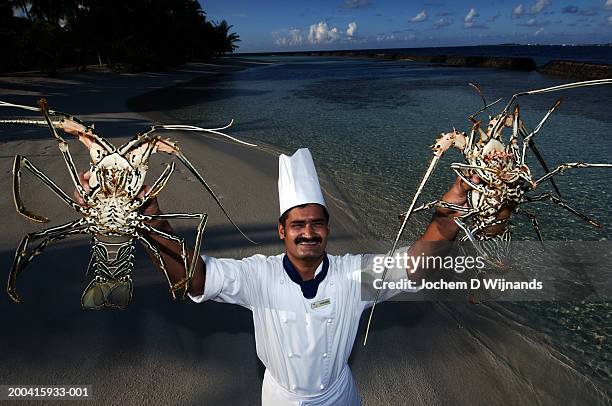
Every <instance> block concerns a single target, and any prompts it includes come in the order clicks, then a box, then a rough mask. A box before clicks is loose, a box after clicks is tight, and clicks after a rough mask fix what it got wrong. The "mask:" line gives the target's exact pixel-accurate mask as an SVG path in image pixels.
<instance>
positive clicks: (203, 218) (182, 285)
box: [140, 213, 208, 299]
mask: <svg viewBox="0 0 612 406" xmlns="http://www.w3.org/2000/svg"><path fill="white" fill-rule="evenodd" d="M140 218H141V220H142V221H151V220H162V219H163V220H168V219H199V220H200V223H199V224H198V228H197V231H196V241H195V246H194V250H193V256H192V258H191V262H190V263H189V264H188V257H187V246H186V244H185V239H183V238H181V237H177V236H174V235H172V234H169V233H166V232H163V231H161V230H158V229H156V228H154V227H151V226H148V225H146V224H143V225H142V226H141V227H140V228H142V229H144V230H145V231H148V232H150V233H153V234H156V235H158V236H160V237H162V238H165V239H167V240H171V241H174V242H176V243H178V244H180V245H181V259H182V260H183V266H184V268H185V273H186V276H185V278H184V279H183V280H182V281H180V282H178V283H176V284H174V285H172V284H171V285H170V289H171V291H172V297H173V298H175V299H176V295H175V292H176V291H177V290H179V289H181V290H182V291H183V293H182V297H185V294H186V293H187V291H188V290H189V284H190V283H191V279H192V277H193V273H194V272H195V267H196V264H197V261H198V258H199V256H200V247H201V246H202V237H203V235H204V228H205V227H206V222H207V220H208V215H207V214H204V213H193V214H192V213H166V214H156V215H150V216H148V215H142V216H140ZM166 277H167V278H168V280H170V279H169V277H168V274H167V272H166Z"/></svg>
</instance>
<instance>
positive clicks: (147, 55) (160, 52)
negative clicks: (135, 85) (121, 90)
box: [0, 0, 240, 72]
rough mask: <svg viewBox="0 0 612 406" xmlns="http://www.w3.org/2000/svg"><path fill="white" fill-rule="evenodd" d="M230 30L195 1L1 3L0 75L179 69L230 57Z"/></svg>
mask: <svg viewBox="0 0 612 406" xmlns="http://www.w3.org/2000/svg"><path fill="white" fill-rule="evenodd" d="M231 28H232V26H231V25H228V23H227V22H226V21H225V20H223V21H221V22H220V23H215V22H212V21H209V20H208V19H207V18H206V13H205V12H204V10H202V8H201V6H200V4H199V3H198V1H196V0H29V1H24V0H0V43H1V44H2V58H1V59H0V72H14V71H23V70H44V71H55V69H57V68H60V67H66V66H77V67H80V68H84V67H86V66H87V65H92V64H100V65H103V64H104V65H109V66H111V67H116V68H122V69H132V70H142V69H156V68H163V67H167V66H174V65H180V64H182V63H185V62H186V61H193V60H197V59H201V58H210V57H214V56H219V55H224V54H228V53H232V52H233V51H234V50H235V49H236V48H237V45H236V43H237V42H239V41H240V37H239V36H238V35H237V34H236V33H233V32H230V30H231Z"/></svg>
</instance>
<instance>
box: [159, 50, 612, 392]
mask: <svg viewBox="0 0 612 406" xmlns="http://www.w3.org/2000/svg"><path fill="white" fill-rule="evenodd" d="M257 60H267V61H269V62H274V64H272V65H262V66H261V67H258V68H254V69H249V70H245V71H241V72H237V73H233V74H230V75H227V76H224V77H222V79H221V80H218V79H214V81H211V82H210V83H209V84H203V85H202V93H203V94H205V95H207V96H206V97H205V98H204V99H203V100H202V101H201V102H200V103H198V104H196V105H192V106H189V107H185V108H181V109H179V110H175V111H171V112H169V114H170V115H171V116H172V117H173V118H176V120H177V121H178V122H185V123H187V122H189V123H193V124H197V125H203V126H209V127H210V126H217V125H219V124H220V123H223V122H226V121H227V120H228V119H229V118H234V119H235V120H236V123H235V125H234V127H232V129H231V131H230V132H231V134H232V135H234V136H236V137H239V138H242V139H247V140H252V141H255V142H264V143H267V144H271V145H274V146H275V147H277V148H278V149H279V150H281V151H284V152H292V151H293V150H295V149H297V148H300V147H308V148H310V150H311V151H312V153H313V156H314V158H315V162H316V164H317V166H318V168H319V169H320V170H323V171H324V172H325V173H326V174H327V175H329V177H330V178H331V179H332V180H333V181H334V182H335V183H336V184H337V186H338V188H339V190H340V191H341V194H342V198H343V199H344V200H346V201H348V202H349V203H350V205H351V207H352V208H353V211H354V213H355V215H356V217H357V219H358V220H359V222H360V223H361V224H362V226H363V228H364V230H367V231H368V232H369V233H370V234H371V235H373V236H374V238H376V239H380V240H391V239H392V238H393V236H394V234H395V232H396V230H397V226H398V220H397V214H398V213H400V212H402V211H403V210H406V208H407V205H408V203H409V201H410V199H411V197H412V196H413V193H414V191H415V190H416V187H417V184H418V182H419V181H420V179H421V176H422V174H423V172H424V170H425V168H426V166H427V165H428V163H429V159H430V157H431V152H430V149H429V146H430V145H432V144H433V142H434V140H435V139H436V137H437V136H438V135H439V134H440V133H441V132H446V131H450V130H452V128H453V127H455V128H457V129H458V130H461V131H466V132H467V131H469V129H470V123H469V121H468V120H467V116H468V115H470V114H471V113H473V112H475V111H476V110H478V109H480V108H481V107H482V101H481V99H480V98H479V96H478V95H477V94H476V93H475V92H474V90H473V89H471V88H470V87H469V86H468V82H472V83H477V84H478V85H479V86H480V88H481V89H482V91H483V93H484V95H485V97H486V98H487V100H489V101H493V100H495V99H497V98H500V97H502V98H504V100H506V101H507V100H508V98H509V97H510V96H511V95H512V94H514V93H517V92H520V91H525V90H531V89H537V88H543V87H548V86H554V85H558V84H561V83H567V82H569V80H565V79H559V78H554V77H547V76H543V75H541V74H539V73H537V72H518V71H503V70H494V69H479V68H456V67H444V66H431V65H428V64H420V63H415V62H403V61H381V60H373V59H348V58H325V57H268V58H262V57H257ZM559 97H563V103H562V105H561V106H560V107H559V109H558V110H557V111H556V112H555V113H554V114H553V115H552V116H551V118H550V119H549V120H548V122H547V123H546V125H545V127H544V128H543V129H542V131H541V132H540V133H539V134H538V135H537V138H536V142H537V144H538V146H539V148H540V150H541V151H542V152H543V155H544V156H545V158H546V160H547V162H548V163H549V165H550V166H551V167H555V166H556V165H557V164H559V163H563V162H575V161H583V162H612V116H611V115H610V106H612V85H609V86H600V87H590V88H582V89H574V90H568V91H563V92H557V93H551V94H544V95H537V96H526V97H523V98H521V99H520V100H519V104H520V106H521V117H522V118H523V120H524V122H525V123H526V125H527V127H528V128H530V129H531V128H533V127H534V126H535V125H536V124H537V123H538V122H539V120H540V119H541V118H542V117H543V116H544V114H545V113H546V111H547V110H548V108H549V107H550V106H551V105H552V104H553V103H554V101H555V100H556V99H557V98H559ZM502 104H503V103H500V105H499V107H498V106H496V107H493V108H492V111H493V112H497V111H498V110H497V109H498V108H500V109H501V105H502ZM452 162H462V160H461V157H460V155H459V154H458V153H456V152H455V151H451V152H449V153H448V154H447V155H446V156H445V157H444V159H443V160H442V162H441V163H440V165H439V166H438V170H437V172H436V174H435V176H434V177H433V178H432V179H431V180H430V182H429V184H428V186H427V187H426V189H425V192H424V195H423V197H422V199H423V201H425V200H428V201H429V200H433V199H435V198H437V197H439V196H440V195H441V194H442V193H443V192H444V191H445V190H446V189H447V188H448V187H449V185H450V183H451V182H452V180H453V176H452V174H451V171H450V169H449V165H450V163H452ZM528 162H530V163H531V164H530V167H531V168H532V170H533V171H535V172H536V173H542V170H541V169H540V168H539V166H538V165H537V163H536V161H535V158H534V157H533V156H530V157H529V160H528ZM611 179H612V170H606V169H592V170H591V169H588V170H575V171H571V170H570V171H567V172H566V174H565V175H563V176H559V177H557V184H558V185H559V187H560V189H561V191H562V192H563V195H564V197H565V198H566V200H567V201H568V202H569V203H571V205H572V206H573V207H575V208H576V209H578V210H579V211H582V212H584V213H587V214H588V215H590V216H592V217H593V218H595V219H596V220H598V221H599V222H601V223H602V224H603V225H604V227H603V228H602V229H594V228H593V227H591V226H589V225H587V224H585V223H584V222H583V221H582V220H580V219H578V218H576V217H575V216H573V215H571V214H569V213H567V212H566V211H564V210H562V209H561V208H559V207H557V206H555V205H551V204H548V203H536V204H532V206H531V207H532V209H533V211H534V212H535V213H536V214H537V215H538V218H539V220H540V225H541V228H542V232H543V234H544V237H545V239H547V240H552V241H559V240H561V241H568V240H572V241H598V240H601V241H609V240H612V187H611V186H612V180H611ZM549 189H550V188H549V186H548V185H544V186H543V188H542V190H541V192H545V191H548V190H549ZM429 217H430V214H423V215H419V216H416V217H415V218H414V220H411V226H410V227H409V229H408V230H407V232H406V235H405V238H406V240H408V241H409V240H414V239H416V238H418V236H419V235H420V234H421V233H422V232H423V230H424V227H425V225H426V224H427V223H428V221H429ZM513 229H514V238H515V239H516V240H533V239H534V238H535V235H534V233H533V230H532V229H531V225H530V223H529V222H528V221H525V220H524V219H516V220H515V221H513ZM610 265H611V267H612V264H610ZM606 272H612V270H608V271H606ZM608 299H609V298H608ZM504 306H506V307H507V308H509V309H510V310H512V311H513V312H515V313H516V314H517V315H518V316H519V317H520V318H521V319H522V320H523V321H524V322H525V323H527V324H528V325H530V326H531V327H533V328H534V329H535V330H536V331H538V332H540V333H543V334H544V335H545V336H547V337H549V339H550V342H551V345H553V346H554V347H555V348H557V349H558V350H559V351H561V352H562V353H564V354H565V355H566V356H568V357H569V358H571V359H573V360H574V361H575V362H576V363H577V365H578V366H579V367H580V368H581V369H582V370H583V372H584V373H586V374H588V375H590V376H593V377H595V379H596V380H597V381H598V382H601V383H603V384H604V385H608V387H611V386H612V385H611V384H612V378H611V376H612V372H611V371H612V368H611V364H612V343H611V341H610V340H612V336H611V335H612V334H611V332H612V318H611V316H610V314H611V309H612V306H611V305H610V302H609V301H599V302H583V301H582V302H581V301H576V302H562V303H554V302H523V303H505V304H504Z"/></svg>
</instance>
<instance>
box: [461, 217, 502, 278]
mask: <svg viewBox="0 0 612 406" xmlns="http://www.w3.org/2000/svg"><path fill="white" fill-rule="evenodd" d="M453 220H454V221H455V224H457V225H458V226H459V228H460V229H461V230H463V232H464V233H465V235H466V237H467V238H468V239H469V240H470V242H471V243H472V245H473V246H474V248H475V249H476V251H477V252H478V254H479V255H480V256H482V258H483V259H484V260H485V261H486V262H487V263H488V264H489V265H492V266H493V267H495V268H500V267H502V266H503V264H502V263H500V262H499V261H496V260H494V259H491V257H490V256H489V254H487V253H486V252H485V251H484V250H483V249H482V247H481V246H480V243H482V242H480V241H478V240H476V237H474V234H473V233H472V231H471V230H470V229H469V228H468V226H467V224H465V223H464V222H463V221H462V220H461V219H459V218H457V217H455V218H454V219H453ZM494 224H495V223H493V224H487V227H489V226H490V225H494ZM483 228H484V227H483ZM475 230H476V231H478V229H475Z"/></svg>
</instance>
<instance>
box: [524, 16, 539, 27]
mask: <svg viewBox="0 0 612 406" xmlns="http://www.w3.org/2000/svg"><path fill="white" fill-rule="evenodd" d="M525 25H526V26H527V27H533V26H534V25H538V22H537V21H536V19H535V18H530V19H529V20H528V21H527V22H526V23H525Z"/></svg>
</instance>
